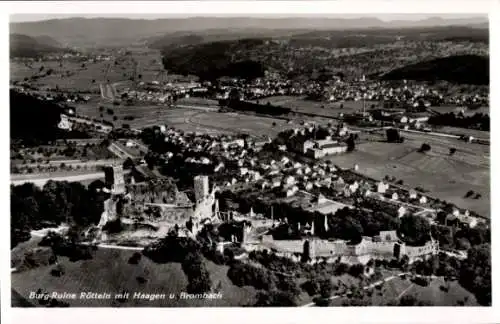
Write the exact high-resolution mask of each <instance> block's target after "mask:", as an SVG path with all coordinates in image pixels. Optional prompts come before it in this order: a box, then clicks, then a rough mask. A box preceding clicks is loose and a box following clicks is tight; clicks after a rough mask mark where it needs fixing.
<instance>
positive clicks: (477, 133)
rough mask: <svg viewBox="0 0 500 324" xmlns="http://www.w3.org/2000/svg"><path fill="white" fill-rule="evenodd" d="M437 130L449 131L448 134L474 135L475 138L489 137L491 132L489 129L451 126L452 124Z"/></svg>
mask: <svg viewBox="0 0 500 324" xmlns="http://www.w3.org/2000/svg"><path fill="white" fill-rule="evenodd" d="M436 131H437V132H442V133H447V134H461V135H462V134H463V135H468V136H473V137H474V138H481V139H486V138H487V139H489V138H490V132H487V131H481V130H477V129H467V128H458V127H451V126H443V127H439V128H437V129H436Z"/></svg>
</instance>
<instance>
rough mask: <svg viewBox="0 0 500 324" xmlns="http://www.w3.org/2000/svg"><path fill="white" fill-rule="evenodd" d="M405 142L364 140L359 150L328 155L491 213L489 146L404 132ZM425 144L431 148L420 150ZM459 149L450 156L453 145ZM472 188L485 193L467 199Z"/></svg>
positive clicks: (345, 164) (371, 174) (363, 170)
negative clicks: (423, 151) (478, 196)
mask: <svg viewBox="0 0 500 324" xmlns="http://www.w3.org/2000/svg"><path fill="white" fill-rule="evenodd" d="M404 136H405V138H406V140H405V142H404V143H402V144H391V143H383V142H373V143H363V144H360V145H358V146H357V148H356V151H355V152H352V153H349V154H344V155H337V156H331V157H328V159H329V160H331V161H332V162H333V163H334V164H337V165H339V166H340V167H344V168H351V167H352V166H353V165H354V164H358V165H359V170H358V172H360V173H362V174H365V175H367V176H369V177H372V178H375V179H383V178H384V177H385V176H386V175H390V176H394V177H396V179H398V180H399V179H401V180H403V181H404V185H407V186H410V187H412V188H414V187H417V186H419V187H422V188H424V189H426V190H429V194H430V195H431V196H435V197H437V198H440V199H443V200H446V201H450V202H452V203H454V204H456V205H457V206H458V207H461V208H466V209H469V210H472V211H475V212H477V213H478V214H480V215H483V216H485V217H489V216H490V158H489V155H490V152H489V146H487V145H480V144H469V143H465V142H463V141H459V140H454V139H448V138H438V137H432V136H428V135H420V134H406V133H405V134H404ZM422 143H428V144H429V145H430V146H431V151H430V152H428V153H425V154H424V153H419V152H417V150H418V149H419V148H420V146H421V145H422ZM450 147H454V148H456V149H457V151H456V153H455V154H454V155H453V156H449V154H448V152H449V148H450ZM468 190H474V191H475V192H478V193H480V194H481V195H482V197H481V198H479V199H472V198H464V195H465V193H466V192H467V191H468Z"/></svg>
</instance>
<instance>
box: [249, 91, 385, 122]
mask: <svg viewBox="0 0 500 324" xmlns="http://www.w3.org/2000/svg"><path fill="white" fill-rule="evenodd" d="M256 101H257V100H253V102H256ZM258 101H259V102H260V103H263V104H266V103H267V102H269V103H270V104H271V105H273V106H280V107H285V108H291V109H292V110H293V111H294V112H297V113H306V114H317V115H320V116H326V117H332V118H337V117H339V114H340V113H344V114H350V113H353V112H356V111H361V110H362V109H363V102H362V101H346V102H317V101H312V100H305V99H304V97H294V96H274V97H269V98H263V99H260V100H258ZM372 104H374V105H375V106H378V102H374V101H373V102H372V101H366V102H365V108H366V110H368V109H369V108H370V107H371V105H372ZM341 105H342V107H343V108H340V107H341Z"/></svg>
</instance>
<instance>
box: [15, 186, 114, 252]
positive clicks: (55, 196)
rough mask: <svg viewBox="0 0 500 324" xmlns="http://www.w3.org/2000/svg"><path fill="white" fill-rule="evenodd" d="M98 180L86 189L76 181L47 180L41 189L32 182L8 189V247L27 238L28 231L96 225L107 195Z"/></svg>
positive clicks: (28, 236)
mask: <svg viewBox="0 0 500 324" xmlns="http://www.w3.org/2000/svg"><path fill="white" fill-rule="evenodd" d="M103 186H104V184H103V183H102V181H100V180H97V181H94V182H93V183H91V184H90V185H89V186H88V188H86V187H85V186H84V185H82V184H81V183H78V182H67V181H63V182H60V181H52V180H50V181H48V182H47V183H46V184H45V185H44V186H43V188H42V189H40V188H38V187H37V186H35V185H34V184H32V183H26V184H23V185H19V186H11V188H10V204H11V247H14V246H16V245H17V244H18V243H20V242H23V241H25V240H27V239H29V238H30V235H29V231H30V230H33V229H39V228H43V227H52V226H58V225H60V224H61V223H63V222H64V223H70V224H74V225H78V226H88V225H90V224H97V223H98V222H99V219H100V217H101V213H102V211H103V210H104V200H106V199H107V194H105V193H103V192H101V191H98V190H97V189H98V188H102V187H103Z"/></svg>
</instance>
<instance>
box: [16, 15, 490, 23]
mask: <svg viewBox="0 0 500 324" xmlns="http://www.w3.org/2000/svg"><path fill="white" fill-rule="evenodd" d="M192 16H197V17H200V16H210V15H201V14H197V15H192ZM233 16H238V17H242V16H248V17H265V16H264V15H242V14H237V15H233ZM290 16H293V15H290ZM290 16H288V17H290ZM304 16H308V15H304ZM309 16H310V15H309ZM73 17H80V18H129V19H161V18H173V17H177V18H185V17H189V16H187V15H175V16H174V15H165V14H16V15H11V16H10V22H28V21H40V20H49V19H61V18H73ZM273 17H276V16H273ZM318 17H332V18H360V17H373V18H379V19H381V20H384V21H391V20H423V19H427V18H431V17H442V18H446V19H456V18H474V17H480V15H464V14H373V13H371V14H366V15H361V14H342V15H324V16H323V15H322V16H318ZM484 17H486V16H484Z"/></svg>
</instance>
